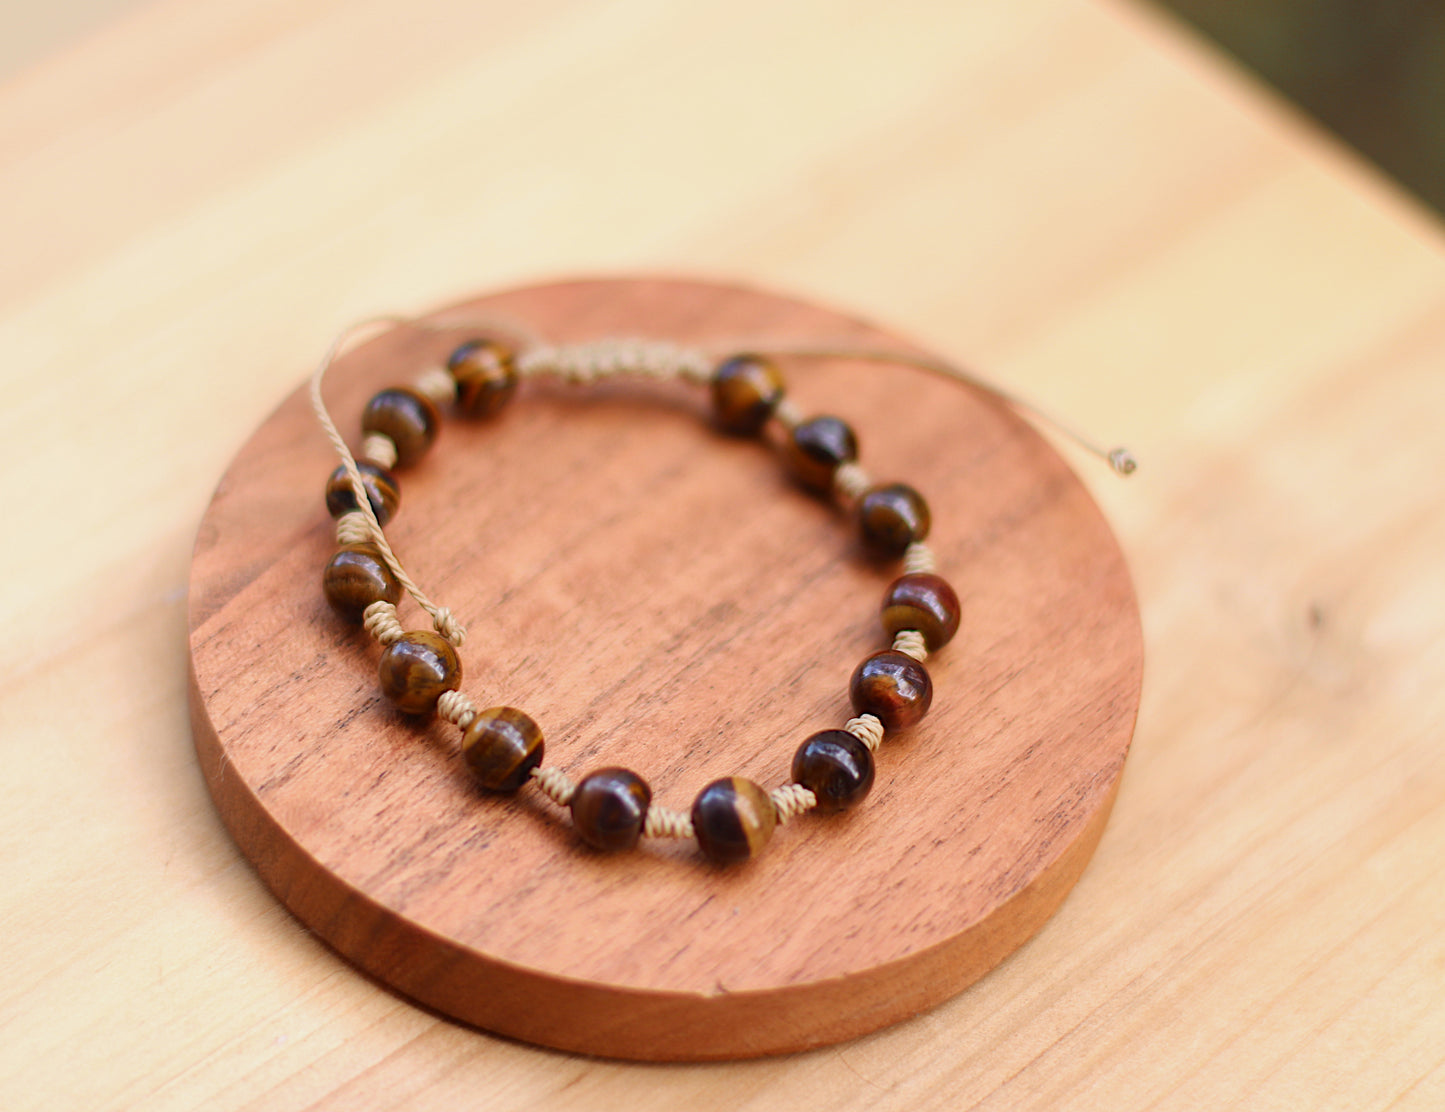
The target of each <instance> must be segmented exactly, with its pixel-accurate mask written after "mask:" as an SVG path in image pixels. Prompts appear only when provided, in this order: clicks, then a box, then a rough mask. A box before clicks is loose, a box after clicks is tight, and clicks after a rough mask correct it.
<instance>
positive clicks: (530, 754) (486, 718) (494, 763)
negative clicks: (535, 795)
mask: <svg viewBox="0 0 1445 1112" xmlns="http://www.w3.org/2000/svg"><path fill="white" fill-rule="evenodd" d="M545 750H546V745H545V744H543V741H542V729H541V727H540V726H538V725H537V723H535V722H533V721H532V719H531V718H530V717H529V716H528V715H527V714H526V713H524V712H523V711H520V710H518V709H517V708H516V707H489V708H488V709H487V710H484V711H481V712H480V713H478V714H477V716H476V717H475V718H473V719H472V720H471V722H470V723H469V724H468V725H467V729H466V732H465V733H464V734H462V759H463V760H464V761H466V764H467V768H469V769H471V772H472V775H473V776H475V777H476V778H477V783H479V784H481V785H482V787H484V788H486V789H487V791H489V792H514V791H516V790H517V789H518V788H520V787H521V786H522V785H523V784H525V783H526V782H527V780H528V778H529V777H530V776H531V775H532V769H534V768H536V767H537V766H538V765H540V764H541V763H542V754H543V752H544V751H545Z"/></svg>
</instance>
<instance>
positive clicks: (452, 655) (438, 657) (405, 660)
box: [379, 629, 462, 714]
mask: <svg viewBox="0 0 1445 1112" xmlns="http://www.w3.org/2000/svg"><path fill="white" fill-rule="evenodd" d="M379 672H380V677H381V691H382V694H383V695H385V696H386V697H387V698H388V699H390V700H391V701H392V702H393V703H395V704H396V708H397V709H398V710H401V711H405V712H406V713H407V714H430V713H431V712H432V711H434V710H436V706H437V700H438V699H440V698H441V696H442V692H444V691H455V690H456V689H457V688H459V687H460V686H461V685H462V662H461V661H460V660H458V659H457V650H456V649H454V648H452V643H451V642H450V641H448V640H447V639H446V638H445V637H443V636H441V635H440V634H438V633H432V632H431V631H430V630H427V629H415V630H412V631H411V632H409V633H406V634H403V635H402V637H401V639H400V640H397V641H393V642H392V643H391V644H390V645H388V646H387V647H386V648H385V649H383V650H382V653H381V666H380V669H379Z"/></svg>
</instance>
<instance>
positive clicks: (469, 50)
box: [0, 0, 1445, 1110]
mask: <svg viewBox="0 0 1445 1112" xmlns="http://www.w3.org/2000/svg"><path fill="white" fill-rule="evenodd" d="M0 248H3V256H0V257H3V259H4V265H3V266H0V352H3V354H4V364H3V366H4V375H5V378H4V382H5V390H6V394H5V406H4V410H3V413H4V428H5V433H6V452H5V467H6V469H7V470H6V480H7V481H6V482H5V483H4V489H5V492H6V498H7V505H6V507H5V510H6V522H7V524H6V526H5V528H4V531H3V534H0V535H3V538H4V542H5V548H4V552H5V556H6V560H5V564H6V568H5V571H6V588H5V593H4V596H3V599H4V610H5V613H6V615H7V619H8V621H9V623H10V628H9V631H8V636H6V637H5V638H4V639H3V640H0V666H3V669H4V671H3V674H4V676H5V682H4V684H3V685H0V743H3V747H4V748H3V753H4V756H5V759H6V770H5V775H4V776H3V778H0V784H3V787H0V793H3V794H0V815H3V819H0V839H3V841H0V846H3V851H4V852H3V855H0V860H3V862H4V864H3V866H0V869H3V872H0V880H3V893H4V894H3V896H0V930H3V939H4V946H3V948H0V1096H3V1103H4V1105H5V1107H6V1108H7V1109H10V1108H45V1109H52V1108H87V1109H89V1108H127V1107H136V1108H146V1109H168V1108H174V1109H189V1108H197V1107H202V1106H204V1107H207V1108H258V1109H260V1108H264V1109H268V1110H274V1109H291V1108H310V1107H334V1108H348V1109H354V1108H369V1107H445V1108H454V1107H486V1108H499V1109H520V1108H540V1107H547V1108H599V1107H613V1106H617V1107H622V1106H625V1107H628V1108H630V1109H651V1108H659V1109H661V1108H667V1109H672V1108H677V1107H682V1106H686V1107H689V1108H697V1109H710V1108H737V1107H747V1108H762V1107H778V1106H782V1107H791V1106H795V1105H799V1106H800V1105H804V1104H806V1105H807V1106H808V1107H810V1108H813V1109H851V1108H864V1107H867V1108H899V1109H902V1108H908V1109H914V1108H949V1109H956V1108H963V1107H974V1106H980V1107H988V1108H1008V1109H1016V1108H1100V1109H1124V1108H1143V1107H1162V1108H1180V1109H1184V1108H1199V1107H1221V1106H1238V1107H1245V1108H1288V1109H1292V1108H1308V1109H1317V1108H1341V1109H1361V1108H1386V1107H1402V1108H1422V1109H1424V1108H1437V1107H1440V1106H1441V1105H1442V1104H1445V935H1442V931H1441V924H1442V922H1445V878H1442V869H1445V747H1442V744H1441V738H1442V735H1445V576H1442V575H1441V565H1442V555H1445V478H1442V476H1445V440H1442V438H1441V436H1440V435H1439V431H1438V430H1439V426H1440V422H1441V417H1442V414H1445V374H1442V373H1441V370H1442V361H1445V250H1442V248H1445V237H1442V233H1441V229H1440V227H1439V225H1438V224H1436V223H1435V222H1433V221H1432V220H1431V219H1430V218H1428V217H1426V216H1424V215H1423V214H1422V213H1421V212H1420V211H1418V210H1416V209H1414V208H1412V207H1410V206H1409V205H1408V204H1407V203H1406V202H1405V201H1404V200H1402V198H1401V196H1400V195H1399V194H1398V193H1397V192H1396V191H1395V190H1393V189H1392V188H1390V187H1388V186H1386V185H1384V184H1382V183H1381V182H1380V181H1379V180H1378V179H1377V178H1375V177H1374V176H1373V175H1371V174H1370V173H1369V172H1367V171H1365V170H1363V169H1361V168H1360V167H1359V165H1358V164H1357V163H1355V162H1354V161H1353V160H1351V159H1350V158H1349V157H1347V156H1346V155H1344V154H1343V153H1341V152H1340V151H1339V150H1338V149H1336V148H1334V147H1332V146H1331V145H1329V144H1328V143H1326V142H1324V141H1322V140H1321V139H1319V138H1318V137H1317V136H1316V135H1314V134H1313V133H1312V132H1310V131H1308V129H1306V128H1305V127H1303V126H1302V125H1301V124H1299V123H1298V121H1297V120H1296V119H1295V118H1293V117H1292V116H1291V115H1290V114H1289V113H1287V112H1285V111H1283V110H1281V109H1280V108H1279V107H1278V106H1276V105H1275V104H1273V103H1272V102H1270V101H1269V100H1268V99H1267V98H1265V97H1264V96H1263V95H1262V94H1260V93H1259V92H1258V91H1257V90H1255V89H1253V88H1251V87H1248V86H1247V85H1246V84H1245V82H1244V81H1243V80H1242V79H1241V78H1240V77H1239V76H1238V75H1236V74H1235V73H1233V72H1231V71H1229V70H1228V69H1227V68H1226V67H1225V66H1223V65H1222V64H1221V63H1219V62H1218V61H1217V60H1216V59H1214V58H1212V57H1210V56H1207V55H1206V54H1205V53H1204V52H1203V51H1202V50H1201V48H1199V47H1198V46H1197V45H1196V44H1195V43H1194V42H1193V41H1192V40H1190V39H1189V38H1187V37H1186V36H1184V35H1182V34H1181V33H1179V32H1177V31H1176V30H1174V29H1173V28H1171V27H1169V26H1166V25H1163V24H1161V23H1159V22H1158V21H1157V20H1156V18H1155V17H1154V16H1153V15H1152V14H1151V13H1149V12H1148V11H1147V10H1145V9H1141V8H1137V7H1135V6H1132V5H1130V4H1125V3H1123V2H1122V0H1108V2H1105V0H1093V2H1087V3H1086V2H1067V0H1020V2H1010V3H1003V2H1001V0H1000V2H993V3H979V4H969V5H943V4H897V5H886V6H885V5H881V4H880V5H868V6H861V7H859V8H850V9H848V10H843V9H840V8H839V7H838V6H837V5H830V4H822V3H812V4H807V3H797V4H772V5H763V4H756V3H742V4H739V3H732V4H728V5H722V4H710V3H704V4H691V5H676V4H664V3H660V2H647V0H618V2H616V3H607V4H595V3H584V2H581V0H572V2H567V0H556V2H553V0H542V2H539V3H535V4H529V5H515V4H514V5H501V4H492V3H484V4H465V3H460V2H457V3H444V2H441V0H421V2H419V3H416V4H412V5H409V6H407V7H406V8H405V9H403V8H402V7H400V6H399V5H395V4H391V3H367V2H363V3H348V4H340V3H325V2H306V0H302V2H295V0H287V2H284V3H283V2H281V0H249V2H245V0H238V2H235V3H223V4H212V5H193V4H184V3H180V2H177V0H163V2H161V3H157V4H154V5H153V6H150V7H147V8H143V9H141V10H140V11H139V12H137V13H136V14H135V15H134V16H132V17H128V18H127V19H125V20H124V21H122V22H118V23H116V24H114V25H113V26H111V27H110V28H108V29H107V30H105V31H104V32H103V33H101V34H100V35H99V36H98V37H96V38H94V39H91V40H89V41H87V42H85V43H83V44H81V45H79V46H77V47H73V48H71V49H70V50H68V51H67V52H66V53H64V54H62V55H60V56H58V57H55V58H53V59H51V60H49V61H47V62H45V63H44V64H42V65H41V66H40V67H39V68H36V69H34V70H31V71H29V72H28V73H26V74H22V75H21V76H19V77H17V78H15V79H13V80H11V81H10V82H9V83H8V84H6V85H5V86H3V87H0ZM636 271H645V272H654V273H655V272H674V273H697V274H701V275H704V276H711V277H716V278H723V279H728V280H742V281H746V282H751V283H756V284H759V285H763V286H767V287H770V288H775V289H779V290H783V291H791V292H794V293H796V294H798V295H800V296H802V297H805V298H809V299H813V300H818V301H821V302H823V303H825V304H830V305H836V306H840V307H844V308H846V309H850V310H852V311H855V312H858V313H861V314H863V315H866V316H868V317H870V318H872V319H875V320H878V321H881V322H884V323H886V324H887V325H888V326H889V327H890V328H892V329H895V330H897V331H900V332H903V333H905V334H909V335H913V336H916V337H918V338H919V339H920V341H922V342H924V343H925V344H927V346H929V347H931V348H934V349H937V350H940V351H944V352H948V353H950V354H952V355H954V356H955V357H957V358H959V359H961V360H965V361H968V362H969V363H971V364H973V365H975V366H978V367H981V368H984V369H986V371H987V372H988V373H989V374H991V375H993V376H995V377H996V378H998V379H1000V380H1002V381H1005V382H1007V383H1009V384H1010V385H1012V386H1014V387H1015V388H1017V389H1018V390H1020V391H1022V392H1024V393H1026V394H1028V395H1030V396H1033V397H1037V398H1039V399H1043V400H1045V401H1046V402H1047V404H1048V406H1049V407H1050V408H1051V409H1053V410H1055V411H1057V412H1059V413H1061V414H1065V415H1067V416H1068V417H1069V418H1070V419H1071V420H1072V421H1073V422H1074V423H1076V424H1078V425H1080V426H1082V427H1084V428H1087V429H1090V430H1096V431H1097V433H1098V435H1099V436H1100V437H1101V438H1104V439H1106V440H1122V441H1124V442H1126V443H1128V444H1129V445H1130V446H1131V447H1132V448H1134V449H1135V451H1136V452H1137V453H1138V454H1139V456H1140V457H1141V459H1142V460H1143V461H1144V466H1143V468H1142V469H1141V470H1140V472H1139V474H1138V475H1137V476H1135V477H1134V478H1133V479H1131V480H1130V481H1129V482H1128V483H1120V482H1118V481H1117V480H1116V479H1114V478H1113V477H1112V476H1110V475H1109V474H1107V473H1106V472H1104V471H1103V470H1101V469H1099V468H1097V467H1096V466H1094V465H1092V464H1090V463H1088V462H1087V461H1085V460H1084V458H1083V457H1081V456H1078V455H1077V454H1071V456H1070V458H1071V459H1073V460H1074V461H1075V462H1076V465H1077V466H1078V467H1079V468H1080V470H1081V474H1082V475H1083V476H1084V478H1085V480H1086V481H1087V482H1088V483H1089V484H1090V486H1091V488H1092V489H1093V490H1094V491H1095V493H1096V496H1097V497H1098V498H1099V500H1100V501H1101V503H1102V504H1103V505H1104V507H1105V509H1106V511H1107V513H1108V514H1109V517H1110V519H1111V521H1112V522H1113V524H1114V526H1115V528H1116V530H1117V531H1118V533H1119V535H1120V538H1121V541H1122V543H1123V547H1124V550H1125V552H1126V553H1127V555H1128V557H1129V559H1130V561H1131V565H1132V568H1133V571H1134V575H1135V579H1136V586H1137V589H1138V593H1139V597H1140V600H1141V605H1142V610H1143V617H1144V629H1145V642H1146V669H1145V688H1144V705H1143V709H1142V713H1141V717H1140V721H1139V727H1138V731H1137V734H1136V736H1135V744H1134V751H1133V754H1132V756H1131V758H1130V762H1129V766H1128V768H1127V769H1126V772H1125V775H1124V780H1123V786H1122V789H1121V791H1120V794H1119V797H1118V801H1117V804H1116V807H1115V811H1114V816H1113V819H1112V821H1111V824H1110V826H1109V828H1108V830H1107V831H1106V832H1105V834H1104V837H1103V840H1102V842H1101V843H1100V847H1099V850H1098V853H1097V855H1096V856H1095V859H1094V861H1093V863H1092V864H1091V866H1090V867H1089V869H1088V871H1087V872H1086V873H1085V875H1084V877H1083V880H1082V881H1081V882H1080V884H1079V886H1078V887H1077V889H1076V890H1075V891H1074V893H1073V894H1072V895H1071V896H1070V898H1069V899H1068V900H1067V901H1066V903H1065V904H1064V906H1063V908H1062V910H1061V911H1060V913H1059V914H1058V916H1057V917H1056V918H1055V919H1054V920H1053V921H1052V922H1051V923H1050V924H1049V925H1048V926H1047V927H1046V928H1045V929H1044V930H1043V931H1042V932H1041V933H1040V934H1039V936H1038V937H1037V938H1036V939H1034V941H1032V942H1031V943H1029V944H1028V945H1027V946H1026V947H1025V948H1024V949H1023V950H1021V951H1020V952H1019V953H1018V954H1016V955H1015V956H1014V957H1013V958H1012V959H1010V960H1009V961H1008V962H1006V963H1005V964H1004V965H1003V966H1002V967H1000V968H999V969H998V970H996V971H995V972H994V973H993V974H991V975H990V976H989V977H987V978H986V979H985V980H983V981H982V982H980V983H979V984H978V985H976V986H975V987H974V988H972V989H970V990H969V991H968V992H966V993H964V994H963V995H962V996H960V997H958V998H956V999H954V1000H952V1001H950V1002H947V1003H945V1004H943V1005H941V1006H939V1007H938V1008H936V1009H934V1010H932V1011H930V1012H928V1013H926V1014H924V1015H923V1016H920V1017H919V1018H917V1019H914V1020H912V1021H909V1022H906V1023H904V1024H902V1025H900V1026H898V1027H895V1028H892V1029H889V1030H886V1031H884V1032H881V1033H879V1034H877V1035H874V1036H870V1037H867V1038H864V1039H862V1040H858V1041H855V1042H852V1043H847V1044H844V1045H842V1046H839V1047H835V1048H831V1049H825V1050H820V1051H815V1052H812V1053H808V1054H804V1055H799V1056H793V1057H785V1058H778V1059H769V1060H764V1061H758V1062H749V1063H736V1064H716V1065H707V1066H635V1065H627V1064H620V1063H611V1062H605V1061H599V1060H591V1059H581V1058H573V1057H569V1056H566V1055H563V1054H559V1053H554V1052H548V1051H542V1050H537V1049H534V1048H532V1047H529V1046H526V1045H522V1044H518V1043H510V1042H506V1041H503V1040H499V1039H495V1038H492V1037H490V1036H487V1035H484V1034H479V1033H477V1032H475V1031H471V1030H468V1029H465V1028H462V1027H459V1026H456V1025H454V1024H452V1023H449V1022H447V1021H444V1020H441V1019H439V1018H437V1017H435V1016H433V1015H430V1014H427V1013H425V1012H423V1011H420V1010H418V1009H417V1008H415V1007H413V1006H412V1005H410V1004H408V1003H406V1002H404V1001H402V1000H400V999H398V998H396V997H394V996H392V995H390V994H388V993H387V992H386V991H385V990H383V989H381V988H379V987H377V986H376V985H375V984H373V983H372V982H370V981H368V980H366V979H365V978H364V977H362V976H360V975H358V974H356V973H355V972H354V971H353V970H352V969H351V968H350V967H349V966H347V965H346V964H345V963H343V962H342V961H341V960H340V959H338V958H337V957H335V956H334V955H333V954H332V953H331V952H330V951H328V950H327V949H325V948H324V947H323V946H321V945H320V944H319V943H317V942H316V941H315V940H314V939H313V938H311V937H310V936H309V935H307V934H306V933H305V932H304V931H303V930H302V929H301V928H299V927H298V926H297V924H296V923H295V922H294V921H293V920H292V919H291V918H290V917H289V916H288V915H287V914H286V913H285V912H284V911H282V910H281V909H280V907H279V905H278V904H277V903H276V902H275V901H274V900H273V899H272V897H271V896H270V895H269V894H268V893H267V892H266V890H265V889H264V888H263V887H262V886H261V884H260V883H259V882H258V880H257V879H256V876H255V874H254V873H253V872H252V870H251V869H250V867H249V866H248V865H247V864H245V862H244V861H243V860H242V859H241V858H240V856H239V855H238V853H237V851H236V850H235V848H234V847H233V845H232V844H231V842H230V841H229V839H228V838H227V836H226V835H225V833H224V831H223V830H222V828H221V826H220V824H219V822H218V820H217V819H216V816H215V813H214V811H213V809H212V807H211V805H210V802H209V800H208V798H207V796H206V793H205V789H204V787H203V785H202V782H201V779H200V776H199V774H198V771H197V768H196V758H195V755H194V751H193V749H192V747H191V740H190V735H189V729H188V724H187V717H186V706H185V630H186V621H185V599H184V585H185V582H186V576H187V569H188V563H189V555H190V548H191V541H192V537H193V533H194V530H195V527H196V524H197V522H198V521H199V520H200V516H201V513H202V509H203V507H204V506H205V503H206V501H207V499H208V497H209V494H210V491H211V488H212V486H213V485H214V483H215V481H216V480H217V479H218V478H219V476H220V474H221V472H222V470H223V469H224V467H225V464H226V461H227V460H228V459H229V457H230V456H231V454H232V453H233V452H234V451H235V449H236V448H237V447H238V446H239V445H240V443H241V442H242V441H243V440H244V439H245V437H246V436H247V435H248V433H249V431H250V430H251V429H252V428H253V427H254V425H255V424H256V423H257V422H258V421H259V420H260V419H261V418H262V417H263V416H264V415H265V414H266V413H268V412H269V411H270V410H271V409H272V408H273V407H274V406H275V405H276V404H277V403H278V402H279V401H280V399H281V398H282V397H284V396H285V394H286V393H288V392H289V391H290V389H291V388H292V387H293V386H294V385H295V383H296V382H297V381H298V380H299V379H300V378H301V377H302V376H303V375H304V374H305V373H306V371H307V370H308V369H309V366H310V364H311V362H312V361H313V360H314V358H315V357H316V356H317V354H318V353H319V351H320V350H321V348H322V347H323V346H324V345H325V343H326V341H327V339H328V338H329V336H330V334H331V333H332V332H333V331H334V329H336V328H337V327H339V326H340V325H341V324H343V323H345V322H347V321H349V320H351V319H353V318H355V317H357V316H360V315H363V314H365V313H368V312H372V311H376V310H401V311H405V310H411V309H421V308H425V307H428V306H431V305H434V304H439V303H443V302H447V301H452V300H456V299H457V298H459V297H461V296H464V295H465V294H467V293H470V292H474V291H483V290H487V289H493V288H497V287H501V286H507V285H513V284H516V283H519V282H526V281H533V280H541V279H546V278H551V277H556V276H570V275H575V274H586V273H599V274H605V273H628V272H636ZM1069 451H1071V452H1072V450H1071V449H1070V450H1069Z"/></svg>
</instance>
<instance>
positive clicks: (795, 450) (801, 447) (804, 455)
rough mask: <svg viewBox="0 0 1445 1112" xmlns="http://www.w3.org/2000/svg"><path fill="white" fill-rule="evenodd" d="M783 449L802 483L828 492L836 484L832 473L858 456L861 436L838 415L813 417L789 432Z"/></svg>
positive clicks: (789, 463)
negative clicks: (856, 434)
mask: <svg viewBox="0 0 1445 1112" xmlns="http://www.w3.org/2000/svg"><path fill="white" fill-rule="evenodd" d="M784 451H785V455H786V457H787V461H788V466H789V467H791V468H792V470H793V474H794V475H795V476H796V477H797V479H798V481H799V482H800V483H802V484H803V485H804V486H806V487H809V488H811V489H813V490H817V491H823V492H827V491H828V490H829V489H830V488H831V487H832V485H833V473H834V472H835V471H837V470H838V468H839V467H840V466H841V465H842V464H845V463H852V462H854V461H855V460H856V459H857V458H858V438H857V437H856V436H854V435H853V430H852V429H851V428H849V427H848V425H847V423H846V422H844V421H841V420H839V419H838V418H837V417H810V418H809V419H808V420H806V421H800V422H799V423H798V424H797V426H796V427H795V428H794V429H793V431H792V432H791V433H790V434H789V435H788V441H787V447H786V448H785V450H784Z"/></svg>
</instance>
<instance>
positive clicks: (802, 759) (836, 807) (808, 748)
mask: <svg viewBox="0 0 1445 1112" xmlns="http://www.w3.org/2000/svg"><path fill="white" fill-rule="evenodd" d="M793 779H794V780H796V781H797V782H798V783H800V784H802V785H803V787H805V788H807V789H808V790H809V791H810V792H812V793H813V795H814V796H816V797H817V800H818V810H820V811H846V810H847V809H848V808H849V807H852V806H853V805H854V804H855V803H861V802H863V799H864V797H865V796H867V794H868V793H869V792H870V791H872V790H873V754H872V753H870V752H868V746H866V745H864V744H863V743H862V742H861V741H859V740H858V739H857V738H856V737H854V736H853V735H852V734H850V733H849V732H848V731H847V730H823V731H822V732H821V733H816V734H814V735H813V736H812V737H810V738H809V739H808V740H807V741H805V742H803V744H802V745H800V746H798V751H797V752H796V753H795V754H793Z"/></svg>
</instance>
